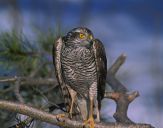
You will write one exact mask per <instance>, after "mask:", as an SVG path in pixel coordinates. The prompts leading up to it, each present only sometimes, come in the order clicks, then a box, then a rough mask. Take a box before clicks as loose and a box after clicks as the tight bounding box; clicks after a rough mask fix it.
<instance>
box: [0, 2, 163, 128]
mask: <svg viewBox="0 0 163 128" xmlns="http://www.w3.org/2000/svg"><path fill="white" fill-rule="evenodd" d="M78 26H85V27H88V28H90V29H91V30H92V32H93V33H94V35H95V37H96V38H99V39H100V40H101V41H102V42H103V43H104V46H105V49H106V53H107V58H108V66H110V65H111V64H112V63H113V61H114V60H115V59H116V58H117V57H118V56H119V55H120V54H121V53H125V54H126V55H127V61H126V63H125V64H124V65H123V66H122V68H121V69H120V71H119V72H118V74H117V75H118V79H119V80H120V81H121V82H122V83H123V84H124V85H125V86H126V87H127V88H128V89H129V90H130V91H133V90H138V91H139V92H140V97H139V98H137V99H136V100H134V102H133V103H131V105H130V107H129V110H128V116H129V118H131V119H132V120H133V121H135V122H139V123H150V124H152V125H153V126H155V127H156V128H162V127H163V99H162V97H163V36H162V35H163V2H162V1H161V0H160V1H159V0H155V1H154V0H123V1H120V0H0V57H1V58H0V65H1V68H0V75H1V76H13V75H23V76H26V75H28V74H29V72H31V71H32V70H34V69H35V68H36V67H38V65H39V64H40V63H41V62H42V61H48V62H50V63H51V62H52V57H51V49H52V44H53V41H54V39H55V38H56V37H57V36H58V35H64V34H66V33H67V32H68V31H69V30H71V29H72V28H74V27H78ZM13 42H16V43H15V44H17V43H18V44H19V45H20V46H22V43H24V44H28V45H29V44H30V48H29V46H28V45H23V46H24V47H23V48H24V50H26V51H28V50H29V51H30V50H32V51H37V52H41V51H45V52H44V53H45V54H44V56H43V57H44V58H43V57H42V58H41V59H40V58H39V59H36V58H35V59H34V60H32V59H33V58H32V59H31V58H30V59H29V58H28V59H27V58H23V57H22V56H18V55H17V54H18V52H15V53H17V54H15V55H14V54H13V53H12V52H11V51H10V53H8V52H6V48H8V46H9V47H10V49H11V47H13V44H14V43H13ZM161 42H162V43H161ZM15 48H19V47H17V45H16V46H15ZM17 50H18V51H19V50H20V49H17ZM22 50H23V49H22ZM16 57H18V58H16ZM18 62H19V63H18ZM31 62H32V63H31ZM22 64H23V65H22ZM25 65H26V66H25ZM52 68H53V66H52V65H50V66H47V67H44V68H43V69H42V70H43V71H40V72H41V73H42V75H41V76H42V77H47V76H53V73H51V74H52V75H51V74H49V72H50V71H51V69H52ZM24 70H25V71H24ZM47 74H48V75H47ZM36 76H37V75H36ZM0 85H1V86H0V89H1V90H2V89H4V84H3V85H2V84H0ZM8 86H9V85H5V88H6V87H8ZM6 95H8V94H6ZM6 95H5V98H6V97H7V96H6ZM9 95H11V96H12V94H11V93H10V94H9ZM25 96H26V95H25V94H24V97H25ZM0 98H3V99H4V96H2V94H0ZM6 99H10V98H9V97H7V98H6ZM29 102H30V101H29ZM103 102H104V106H103V108H102V112H101V113H102V117H103V118H104V119H109V120H111V121H114V119H113V117H112V115H113V113H114V112H115V104H114V102H113V101H111V100H104V101H103ZM4 117H5V116H4ZM4 117H2V116H1V118H0V120H1V122H2V121H3V122H5V121H4V120H6V119H5V118H4ZM46 126H47V127H52V126H50V125H46Z"/></svg>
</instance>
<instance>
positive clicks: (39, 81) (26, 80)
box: [0, 76, 58, 86]
mask: <svg viewBox="0 0 163 128" xmlns="http://www.w3.org/2000/svg"><path fill="white" fill-rule="evenodd" d="M18 80H19V81H20V85H29V86H36V85H55V86H57V85H58V82H57V80H56V79H54V78H31V77H17V76H15V77H1V78H0V83H4V82H10V83H14V82H16V81H18Z"/></svg>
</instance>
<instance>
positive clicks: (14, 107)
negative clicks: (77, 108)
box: [0, 100, 153, 128]
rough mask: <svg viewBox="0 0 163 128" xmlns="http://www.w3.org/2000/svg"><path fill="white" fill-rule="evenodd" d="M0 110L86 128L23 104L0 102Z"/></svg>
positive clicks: (101, 127)
mask: <svg viewBox="0 0 163 128" xmlns="http://www.w3.org/2000/svg"><path fill="white" fill-rule="evenodd" d="M0 109H3V110H7V111H11V112H16V113H20V114H23V115H27V116H30V117H32V118H35V119H38V120H41V121H43V122H47V123H50V124H53V125H57V126H61V127H66V128H67V127H69V128H83V127H88V126H85V125H84V123H82V122H79V121H73V120H70V119H68V118H65V117H64V118H63V117H62V118H61V117H60V116H58V115H53V114H49V113H47V112H44V111H42V110H39V109H36V108H34V107H31V106H27V105H24V104H19V103H13V102H8V101H2V100H0ZM121 127H125V128H153V127H152V126H151V125H147V124H136V125H135V124H120V123H119V124H117V123H98V124H95V128H121Z"/></svg>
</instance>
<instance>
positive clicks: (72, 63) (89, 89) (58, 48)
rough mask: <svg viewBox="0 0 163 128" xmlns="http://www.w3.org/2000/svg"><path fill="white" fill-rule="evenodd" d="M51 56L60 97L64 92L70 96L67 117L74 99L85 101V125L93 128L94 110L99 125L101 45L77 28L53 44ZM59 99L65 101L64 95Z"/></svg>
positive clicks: (102, 89)
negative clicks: (86, 113)
mask: <svg viewBox="0 0 163 128" xmlns="http://www.w3.org/2000/svg"><path fill="white" fill-rule="evenodd" d="M53 55H54V57H53V58H54V65H55V69H56V75H57V79H58V82H59V84H60V86H61V89H62V93H65V92H64V91H65V89H64V88H68V90H69V94H70V95H71V103H70V102H69V103H68V104H69V108H68V109H69V113H70V114H72V112H73V111H74V110H73V108H74V107H73V105H74V102H75V97H78V98H81V99H85V100H86V103H87V105H88V118H87V121H86V123H89V124H90V126H91V127H94V118H93V112H94V108H95V111H96V118H97V120H98V121H99V120H100V115H99V114H100V113H99V111H100V108H101V100H102V98H103V97H104V92H105V80H106V73H107V59H106V54H105V49H104V46H103V44H102V43H101V41H100V40H98V39H95V38H94V35H93V33H92V32H91V31H90V30H89V29H88V28H85V27H78V28H74V29H72V30H71V31H70V32H68V33H67V35H65V36H63V37H60V38H59V39H58V40H57V41H56V42H55V44H54V50H53ZM63 95H64V97H65V101H67V99H66V96H65V95H66V94H63ZM77 111H78V110H77ZM81 114H82V113H81Z"/></svg>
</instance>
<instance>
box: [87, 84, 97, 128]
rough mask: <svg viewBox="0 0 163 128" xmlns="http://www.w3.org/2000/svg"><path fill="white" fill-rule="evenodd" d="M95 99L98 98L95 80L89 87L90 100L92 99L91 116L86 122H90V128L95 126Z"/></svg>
mask: <svg viewBox="0 0 163 128" xmlns="http://www.w3.org/2000/svg"><path fill="white" fill-rule="evenodd" d="M94 99H97V83H96V82H94V83H93V84H92V85H91V87H90V89H89V100H90V105H89V107H90V108H89V117H88V120H87V121H86V122H85V123H86V124H89V127H90V128H94V127H95V122H94V118H93V105H94Z"/></svg>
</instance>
